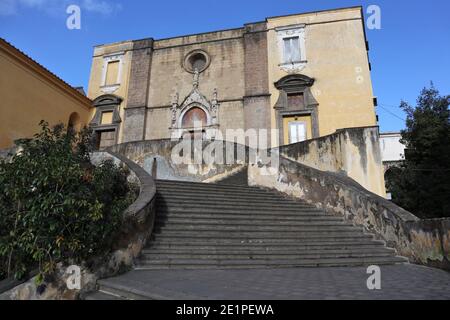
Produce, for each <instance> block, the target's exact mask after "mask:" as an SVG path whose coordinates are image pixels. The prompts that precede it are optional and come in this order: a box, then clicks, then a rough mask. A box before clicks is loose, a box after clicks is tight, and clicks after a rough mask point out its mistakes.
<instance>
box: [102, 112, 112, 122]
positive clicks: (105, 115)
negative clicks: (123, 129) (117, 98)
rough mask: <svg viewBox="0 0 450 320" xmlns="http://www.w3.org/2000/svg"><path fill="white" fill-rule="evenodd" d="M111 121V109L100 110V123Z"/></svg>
mask: <svg viewBox="0 0 450 320" xmlns="http://www.w3.org/2000/svg"><path fill="white" fill-rule="evenodd" d="M112 122H113V112H112V111H105V112H102V120H101V122H100V123H101V124H111V123H112Z"/></svg>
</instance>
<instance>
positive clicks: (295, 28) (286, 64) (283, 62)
mask: <svg viewBox="0 0 450 320" xmlns="http://www.w3.org/2000/svg"><path fill="white" fill-rule="evenodd" d="M275 31H276V33H277V42H278V52H279V59H278V60H279V61H280V63H279V64H278V66H279V67H280V68H281V69H283V70H284V71H286V72H292V71H295V72H298V71H300V70H302V69H303V68H304V67H305V66H306V64H307V62H308V61H307V59H306V45H305V37H306V25H304V24H300V25H290V26H284V27H278V28H275ZM294 38H298V53H299V60H298V61H291V60H289V59H288V58H287V57H286V55H285V40H287V39H294ZM292 45H293V43H292V40H291V46H292Z"/></svg>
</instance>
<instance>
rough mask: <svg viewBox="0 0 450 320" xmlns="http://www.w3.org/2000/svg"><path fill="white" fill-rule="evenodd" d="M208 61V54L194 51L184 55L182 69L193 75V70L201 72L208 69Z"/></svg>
mask: <svg viewBox="0 0 450 320" xmlns="http://www.w3.org/2000/svg"><path fill="white" fill-rule="evenodd" d="M209 63H210V59H209V56H208V54H207V53H206V52H205V51H203V50H194V51H191V52H190V53H188V54H187V55H186V57H185V58H184V63H183V67H184V69H185V70H186V71H187V72H190V73H194V72H195V69H197V70H198V72H203V71H205V70H206V68H208V66H209Z"/></svg>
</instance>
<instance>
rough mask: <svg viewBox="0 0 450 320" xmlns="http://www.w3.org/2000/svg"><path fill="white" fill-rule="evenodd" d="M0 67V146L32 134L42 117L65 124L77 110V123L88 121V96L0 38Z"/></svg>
mask: <svg viewBox="0 0 450 320" xmlns="http://www.w3.org/2000/svg"><path fill="white" fill-rule="evenodd" d="M0 70H1V72H0V96H1V97H2V98H1V101H0V119H1V120H2V125H1V126H0V149H6V148H10V147H12V145H13V143H14V140H16V139H21V138H29V137H32V136H33V134H35V133H36V132H38V131H39V122H40V121H41V120H45V121H47V122H49V124H50V125H55V124H58V123H64V124H65V125H68V123H69V119H70V116H71V115H72V114H73V113H74V112H76V113H78V115H79V121H80V123H79V124H78V126H77V127H80V126H82V125H86V124H87V123H88V121H89V119H90V115H91V112H92V108H91V101H90V100H89V99H87V98H86V97H84V96H83V95H82V94H80V93H78V92H77V91H76V90H75V89H73V88H70V87H69V85H67V84H65V83H64V82H63V81H62V80H60V79H58V78H57V77H56V76H54V75H53V74H51V73H50V72H49V71H48V70H46V69H44V68H43V67H41V66H39V65H38V64H37V63H36V62H34V61H32V60H31V59H30V58H28V57H27V56H25V55H24V54H22V53H21V52H19V51H18V50H17V49H15V48H14V47H12V46H11V45H9V44H8V43H6V42H5V41H3V40H0ZM75 118H76V117H75Z"/></svg>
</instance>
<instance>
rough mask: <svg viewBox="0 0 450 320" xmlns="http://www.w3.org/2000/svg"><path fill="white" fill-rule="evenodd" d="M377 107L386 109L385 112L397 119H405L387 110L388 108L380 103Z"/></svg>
mask: <svg viewBox="0 0 450 320" xmlns="http://www.w3.org/2000/svg"><path fill="white" fill-rule="evenodd" d="M378 107H380V108H381V109H383V110H384V111H386V112H387V113H389V114H390V115H392V116H394V117H396V118H397V119H400V120H402V121H406V119H403V118H402V117H400V116H398V115H396V114H395V113H393V112H392V111H391V110H389V109H387V108H385V107H383V106H382V105H380V104H379V105H378Z"/></svg>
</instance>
